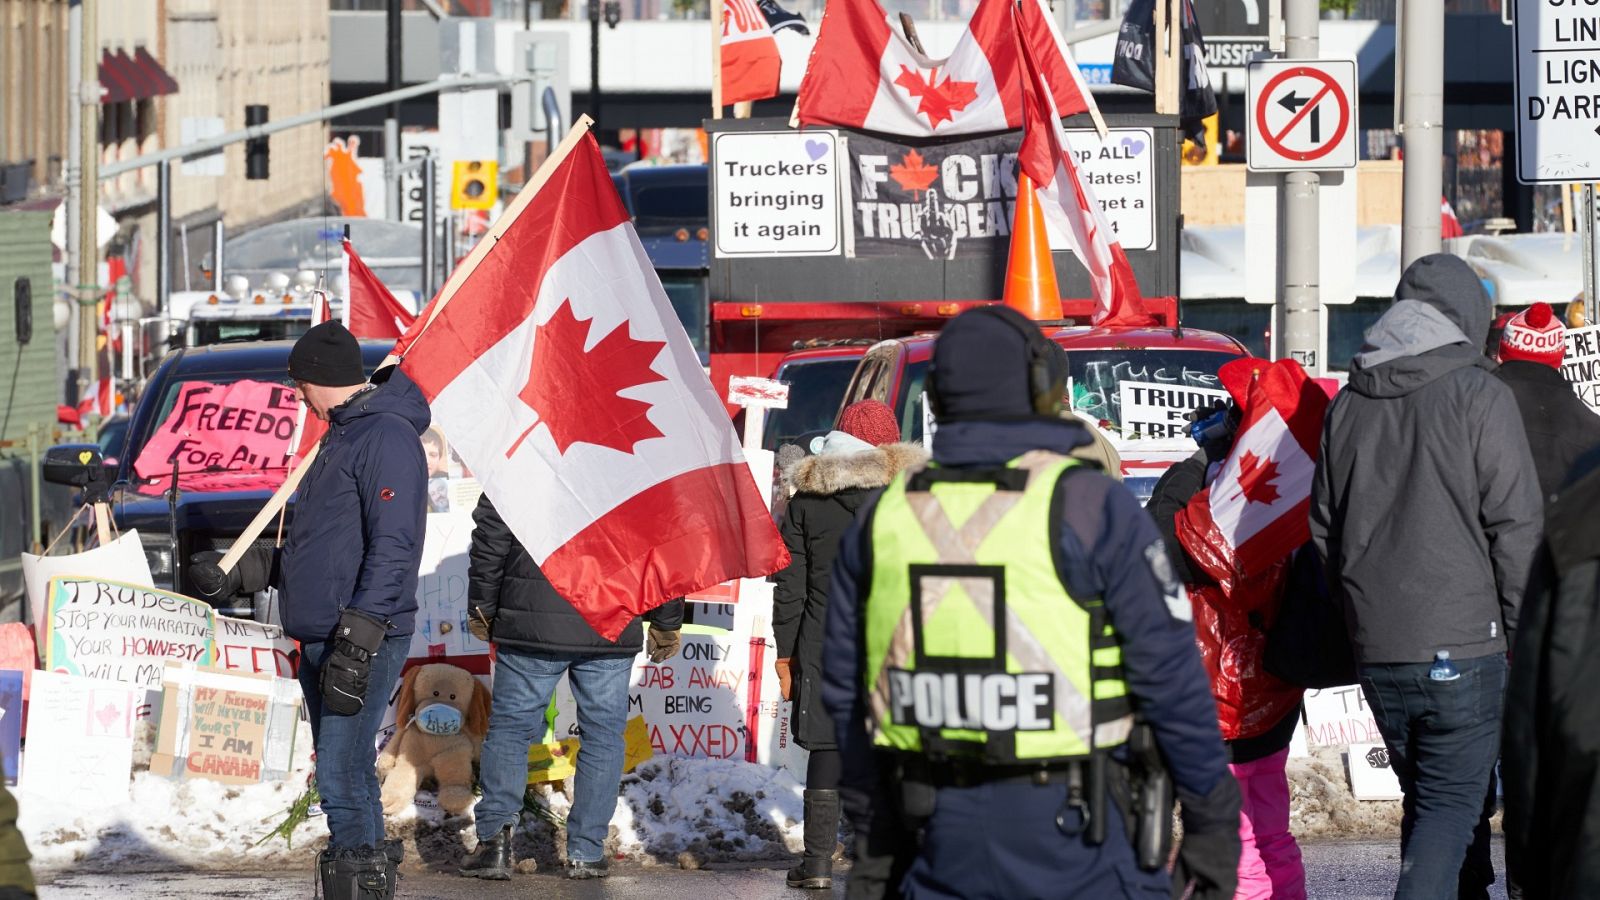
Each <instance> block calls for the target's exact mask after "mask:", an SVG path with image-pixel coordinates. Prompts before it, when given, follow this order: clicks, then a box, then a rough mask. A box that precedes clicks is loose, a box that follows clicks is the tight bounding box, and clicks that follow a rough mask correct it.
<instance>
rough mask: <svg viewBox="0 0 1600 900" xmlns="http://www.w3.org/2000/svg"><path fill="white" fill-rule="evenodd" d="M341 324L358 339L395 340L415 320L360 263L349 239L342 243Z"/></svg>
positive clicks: (370, 271) (376, 277)
mask: <svg viewBox="0 0 1600 900" xmlns="http://www.w3.org/2000/svg"><path fill="white" fill-rule="evenodd" d="M344 261H345V267H346V277H345V284H346V285H348V287H347V288H346V290H345V293H346V294H348V295H349V296H347V297H345V298H344V303H345V317H344V318H345V324H346V325H347V326H349V328H350V333H351V334H353V335H355V336H356V337H358V338H398V337H400V335H402V334H404V333H405V330H406V329H407V328H409V327H411V321H412V319H414V318H416V317H415V316H413V315H412V314H411V313H410V312H408V311H407V310H406V308H405V307H404V306H402V305H401V304H400V301H399V300H396V299H395V298H394V295H393V294H391V293H389V289H388V288H387V287H385V286H384V283H383V282H382V281H380V280H378V276H377V275H374V274H373V272H372V270H371V269H369V268H367V264H366V263H364V262H362V261H361V257H360V256H359V255H358V254H357V253H356V248H355V247H352V246H351V245H350V239H349V238H345V239H344Z"/></svg>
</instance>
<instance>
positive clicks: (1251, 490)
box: [1234, 450, 1279, 506]
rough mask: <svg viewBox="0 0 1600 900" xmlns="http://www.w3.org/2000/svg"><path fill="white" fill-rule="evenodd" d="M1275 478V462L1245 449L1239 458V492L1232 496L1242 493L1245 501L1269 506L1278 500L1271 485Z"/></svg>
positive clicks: (1276, 475)
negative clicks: (1263, 458)
mask: <svg viewBox="0 0 1600 900" xmlns="http://www.w3.org/2000/svg"><path fill="white" fill-rule="evenodd" d="M1277 479H1278V464H1277V463H1275V462H1273V461H1272V460H1270V459H1268V460H1262V459H1261V457H1259V456H1257V455H1255V454H1254V453H1252V452H1250V451H1249V450H1246V451H1245V452H1244V456H1242V457H1240V458H1239V493H1238V494H1234V496H1235V497H1237V496H1240V495H1241V494H1242V495H1244V499H1245V502H1246V503H1261V504H1264V505H1266V506H1271V505H1272V504H1274V503H1276V502H1278V496H1279V494H1278V489H1277V488H1275V487H1273V486H1272V482H1274V481H1276V480H1277Z"/></svg>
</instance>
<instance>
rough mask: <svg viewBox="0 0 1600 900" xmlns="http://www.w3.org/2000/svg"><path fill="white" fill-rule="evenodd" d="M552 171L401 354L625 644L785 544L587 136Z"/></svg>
mask: <svg viewBox="0 0 1600 900" xmlns="http://www.w3.org/2000/svg"><path fill="white" fill-rule="evenodd" d="M549 175H550V177H549V179H548V180H547V181H545V182H544V183H543V185H542V187H540V188H539V189H538V190H537V192H536V193H531V194H526V195H523V196H519V197H518V199H517V201H515V202H513V204H512V205H511V207H510V209H509V210H508V211H507V213H506V216H505V218H504V219H503V220H502V221H501V222H500V223H497V224H496V225H495V227H494V228H493V229H491V233H490V235H489V237H487V238H486V239H485V240H486V241H487V242H488V243H486V244H483V245H480V247H481V248H482V249H483V250H484V252H483V253H482V254H479V253H478V252H477V251H476V250H475V251H474V255H473V256H472V257H469V258H468V260H467V262H466V263H465V264H464V268H463V269H461V270H457V273H456V275H455V276H453V277H452V281H451V285H450V286H448V287H447V288H446V291H447V292H451V293H447V294H443V295H441V300H438V301H435V305H436V306H437V309H436V312H435V314H434V317H433V319H432V321H431V322H429V323H428V324H427V326H426V328H425V329H424V330H423V331H422V332H421V333H420V334H418V335H416V336H415V337H414V338H413V339H412V340H411V341H410V342H409V343H408V346H407V348H406V349H407V351H408V352H407V353H406V356H405V359H404V360H403V361H402V362H401V364H400V366H401V369H402V370H403V371H404V372H405V373H406V374H408V375H409V376H410V377H411V379H412V380H413V381H415V382H416V384H417V385H418V387H420V388H421V389H422V392H423V394H424V396H426V397H427V398H428V401H429V403H430V405H431V406H432V409H433V417H434V421H435V422H437V423H438V424H439V426H440V427H441V428H442V429H443V430H444V433H445V436H446V437H447V438H449V440H450V442H451V444H452V446H453V447H454V448H455V449H456V450H457V451H458V452H459V453H460V454H461V458H462V460H463V461H464V462H465V463H466V464H467V466H468V467H469V468H471V470H472V471H473V473H474V474H475V475H476V476H477V478H478V479H479V481H480V482H481V483H482V485H483V489H484V492H485V493H486V494H488V496H489V498H490V499H491V500H492V501H494V504H495V506H496V507H497V508H498V510H499V512H500V514H501V516H502V517H504V518H505V520H506V523H507V524H508V525H510V527H511V530H512V531H513V532H514V533H515V534H516V536H517V538H518V539H519V540H520V541H521V542H522V545H523V546H524V547H525V548H526V549H527V551H528V553H529V554H530V555H531V556H532V557H533V558H534V560H535V561H536V562H537V563H538V564H539V567H540V568H541V570H543V572H544V574H545V576H546V577H548V578H549V579H550V582H551V583H552V584H553V585H554V586H555V588H556V590H557V591H559V592H560V593H561V595H562V596H563V597H566V598H567V600H569V601H570V602H571V603H572V605H573V606H574V607H576V608H577V609H578V611H579V612H580V613H581V614H582V615H583V617H584V619H585V620H586V621H588V622H589V624H591V625H593V626H594V628H595V629H596V630H597V631H599V632H600V633H601V634H602V635H604V636H606V637H607V638H610V639H615V638H616V636H617V635H618V634H620V633H621V632H622V629H623V628H624V627H626V626H627V624H628V623H629V622H630V621H631V620H632V619H633V618H634V617H635V616H637V615H638V614H640V613H642V612H645V611H646V610H649V609H651V608H653V607H655V606H658V605H659V604H661V603H663V602H665V601H666V600H668V599H670V598H673V597H679V596H682V595H684V594H688V593H692V592H694V591H698V590H701V589H703V588H706V587H709V586H711V585H714V584H718V583H720V582H723V581H727V580H729V579H732V578H739V577H756V576H761V575H765V574H768V573H771V572H774V571H776V570H778V569H780V568H782V567H783V566H785V565H787V564H788V561H789V554H788V552H787V551H786V550H785V549H784V546H783V542H782V540H780V539H779V537H778V533H777V529H776V527H775V526H774V525H773V522H772V518H771V516H770V515H769V514H768V512H767V509H766V505H765V504H764V502H763V501H762V499H761V493H760V491H759V490H758V489H757V488H756V484H755V480H754V479H753V478H752V477H751V476H750V471H749V469H748V467H747V466H746V465H745V462H744V454H743V451H742V450H741V449H740V446H739V441H738V438H737V437H736V436H735V434H734V432H733V428H732V426H731V424H730V423H729V421H728V417H727V414H726V413H725V412H724V411H723V406H722V401H721V398H719V397H718V396H717V394H716V392H715V391H713V390H712V388H711V382H710V381H709V379H707V377H706V374H705V370H704V369H702V368H701V367H700V361H699V358H698V357H697V356H696V355H695V351H694V348H693V346H691V345H690V343H689V339H688V336H687V335H686V334H685V333H684V331H683V326H682V325H681V324H679V322H678V318H677V316H676V314H675V313H674V312H673V309H672V305H671V303H670V302H668V300H667V295H666V293H665V291H663V290H662V288H661V282H660V281H659V280H658V279H657V278H656V275H655V270H654V269H653V268H652V267H651V264H650V259H649V257H648V256H646V255H645V252H644V248H643V246H642V245H641V244H640V243H639V237H638V235H637V234H636V233H635V232H634V230H633V224H632V222H631V221H630V220H629V218H628V213H627V210H626V209H624V208H623V206H622V200H621V198H620V197H618V196H617V192H616V189H615V188H614V187H613V186H612V183H611V176H610V174H609V173H607V171H606V167H605V164H604V162H603V161H602V160H601V158H600V148H599V145H598V144H597V143H596V142H595V139H594V137H593V136H592V135H584V136H583V137H582V138H581V139H580V140H578V141H577V142H576V145H575V147H574V149H573V150H572V152H571V153H570V154H568V155H567V156H566V158H564V159H562V160H561V161H560V162H558V163H557V164H555V165H554V166H553V167H552V168H551V170H550V172H549ZM452 291H453V292H452ZM446 298H447V299H446Z"/></svg>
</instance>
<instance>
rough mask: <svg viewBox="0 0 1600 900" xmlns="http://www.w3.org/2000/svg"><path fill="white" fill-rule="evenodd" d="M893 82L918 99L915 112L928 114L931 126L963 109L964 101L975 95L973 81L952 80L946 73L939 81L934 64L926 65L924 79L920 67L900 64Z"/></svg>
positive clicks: (936, 125) (934, 126) (971, 99)
mask: <svg viewBox="0 0 1600 900" xmlns="http://www.w3.org/2000/svg"><path fill="white" fill-rule="evenodd" d="M894 83H895V84H896V85H898V86H900V87H903V88H905V89H906V93H907V94H910V95H911V96H912V97H913V98H919V97H920V98H921V99H922V102H921V103H919V104H917V112H918V113H920V114H922V115H925V116H927V117H928V125H929V127H931V128H938V127H939V123H940V122H948V121H950V120H951V119H952V118H954V113H958V112H960V111H962V110H963V109H966V108H967V104H968V103H971V102H972V101H974V100H976V99H978V83H977V82H976V81H956V80H955V79H953V78H951V77H950V76H948V75H946V76H945V79H944V80H943V81H940V80H939V69H938V67H937V66H935V67H934V68H932V69H929V70H928V77H927V78H926V79H924V78H923V77H922V72H921V71H919V70H912V69H908V68H906V67H905V66H904V65H902V66H901V67H900V77H898V78H896V79H895V80H894Z"/></svg>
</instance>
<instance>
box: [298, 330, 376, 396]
mask: <svg viewBox="0 0 1600 900" xmlns="http://www.w3.org/2000/svg"><path fill="white" fill-rule="evenodd" d="M289 377H290V378H293V379H294V380H295V381H304V382H305V383H306V384H320V385H323V386H324V387H350V386H352V385H357V384H361V383H362V382H364V381H366V380H367V376H366V373H364V372H363V371H362V369H361V345H360V344H358V343H356V338H355V335H353V334H351V333H350V330H349V329H348V328H345V327H344V326H343V325H341V324H340V323H339V322H337V321H333V322H323V323H322V324H321V325H313V326H311V330H310V331H307V332H306V333H305V334H303V335H301V336H300V340H298V341H295V342H294V349H293V350H290V351H289Z"/></svg>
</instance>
